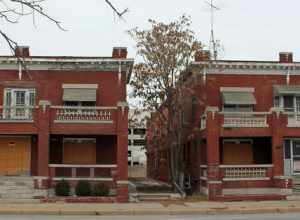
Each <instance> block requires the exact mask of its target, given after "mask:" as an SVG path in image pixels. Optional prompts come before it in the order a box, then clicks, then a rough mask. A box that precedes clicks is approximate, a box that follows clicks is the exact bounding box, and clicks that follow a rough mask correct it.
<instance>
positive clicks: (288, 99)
mask: <svg viewBox="0 0 300 220" xmlns="http://www.w3.org/2000/svg"><path fill="white" fill-rule="evenodd" d="M273 94H274V100H273V101H274V102H273V104H274V107H279V108H282V109H284V111H285V112H300V86H299V85H275V86H274V87H273Z"/></svg>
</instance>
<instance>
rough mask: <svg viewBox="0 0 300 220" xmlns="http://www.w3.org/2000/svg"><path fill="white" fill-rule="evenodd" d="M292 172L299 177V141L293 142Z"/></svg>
mask: <svg viewBox="0 0 300 220" xmlns="http://www.w3.org/2000/svg"><path fill="white" fill-rule="evenodd" d="M292 152H293V171H294V175H300V140H294V141H293V151H292Z"/></svg>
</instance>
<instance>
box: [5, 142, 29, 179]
mask: <svg viewBox="0 0 300 220" xmlns="http://www.w3.org/2000/svg"><path fill="white" fill-rule="evenodd" d="M30 152H31V139H30V137H1V138H0V175H26V174H29V173H30Z"/></svg>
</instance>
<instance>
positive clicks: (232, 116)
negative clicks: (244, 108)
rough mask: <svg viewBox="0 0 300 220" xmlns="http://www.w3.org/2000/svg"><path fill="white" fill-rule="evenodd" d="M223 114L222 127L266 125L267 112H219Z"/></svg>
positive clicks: (258, 126)
mask: <svg viewBox="0 0 300 220" xmlns="http://www.w3.org/2000/svg"><path fill="white" fill-rule="evenodd" d="M221 114H223V115H224V123H223V127H227V128H264V127H268V123H267V115H268V114H269V113H268V112H221Z"/></svg>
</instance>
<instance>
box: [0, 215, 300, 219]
mask: <svg viewBox="0 0 300 220" xmlns="http://www.w3.org/2000/svg"><path fill="white" fill-rule="evenodd" d="M41 219H43V220H69V219H70V220H104V219H105V220H153V219H159V220H299V219H300V213H287V214H251V215H189V216H165V215H161V216H154V215H153V216H151V215H150V216H55V215H43V216H42V215H0V220H41Z"/></svg>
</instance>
